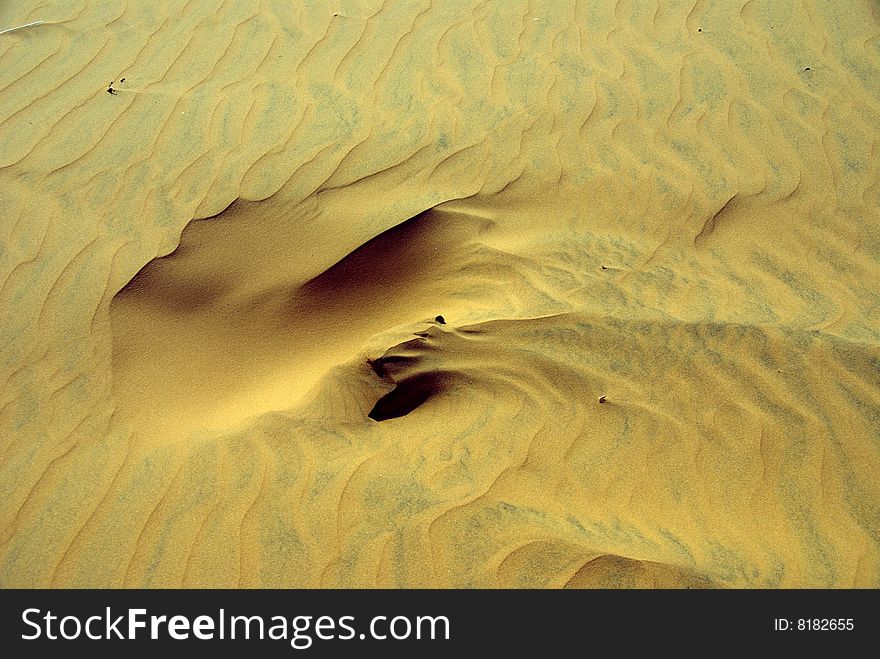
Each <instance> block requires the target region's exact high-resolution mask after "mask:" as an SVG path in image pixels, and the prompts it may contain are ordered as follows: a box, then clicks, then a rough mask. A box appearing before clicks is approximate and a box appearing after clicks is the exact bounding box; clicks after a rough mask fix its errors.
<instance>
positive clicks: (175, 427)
mask: <svg viewBox="0 0 880 659" xmlns="http://www.w3.org/2000/svg"><path fill="white" fill-rule="evenodd" d="M11 4H12V3H8V4H6V5H3V6H2V7H0V62H2V66H0V99H2V102H0V207H2V209H3V212H2V213H0V222H2V226H0V236H2V239H0V245H2V252H0V282H2V283H0V309H2V313H0V317H2V322H0V382H2V383H3V384H2V387H0V442H2V443H0V501H2V503H0V520H2V523H0V531H2V533H0V585H2V586H4V587H16V586H60V587H70V586H76V587H80V586H98V587H105V586H125V587H174V586H185V587H205V586H217V587H220V586H240V587H257V586H284V587H314V586H326V587H348V586H358V587H375V586H380V587H382V586H385V587H426V586H444V587H566V586H567V587H877V586H878V585H880V509H878V506H880V496H878V495H880V492H878V485H877V482H878V481H877V478H876V477H877V475H878V474H880V450H878V438H880V412H878V410H880V348H878V346H880V296H878V292H877V291H880V231H878V228H880V128H878V127H880V16H878V9H877V6H876V3H872V2H868V1H867V0H865V1H862V2H851V3H813V2H808V1H804V2H791V3H779V2H770V1H769V0H768V1H763V2H762V1H761V0H749V1H747V2H739V1H730V2H717V3H707V2H703V1H702V0H697V1H696V2H693V1H692V0H682V1H678V0H657V1H655V0H644V1H641V0H619V1H618V2H616V3H590V2H585V1H579V0H572V1H569V2H551V1H550V0H546V1H539V0H532V1H531V2H527V1H522V2H520V1H516V2H482V1H479V2H478V1H472V0H461V1H455V2H442V3H440V2H431V1H429V0H424V1H420V2H392V1H390V0H388V1H384V2H383V1H380V0H376V1H353V0H350V1H345V2H338V3H327V2H318V1H317V0H315V1H313V2H299V3H289V2H270V1H267V0H263V1H256V0H255V1H245V2H222V1H219V0H218V2H214V3H212V2H161V3H154V2H146V1H135V0H120V1H118V2H102V3H96V2H91V1H84V2H82V3H79V4H76V5H73V4H66V3H57V4H46V3H41V2H33V3H28V2H21V3H15V6H14V7H13V6H11ZM37 21H42V23H40V24H36V25H32V26H30V27H26V28H22V29H20V30H15V31H12V32H7V33H2V30H4V29H6V28H9V27H15V26H19V25H24V24H27V23H32V22H37ZM123 79H124V80H123ZM111 80H112V86H111V87H112V89H113V90H114V93H109V92H108V91H107V89H108V83H109V82H110V81H111ZM437 316H442V318H443V321H444V322H439V321H438V320H436V318H437ZM382 401H385V402H384V403H383V402H382Z"/></svg>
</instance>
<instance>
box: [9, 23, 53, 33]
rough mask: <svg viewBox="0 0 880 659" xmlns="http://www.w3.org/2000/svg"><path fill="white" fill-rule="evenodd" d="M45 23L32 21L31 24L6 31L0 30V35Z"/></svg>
mask: <svg viewBox="0 0 880 659" xmlns="http://www.w3.org/2000/svg"><path fill="white" fill-rule="evenodd" d="M45 22H46V21H34V22H33V23H25V24H24V25H19V26H18V27H10V28H7V29H6V30H0V34H6V33H7V32H15V31H16V30H20V29H22V28H23V27H31V26H32V25H40V24H42V23H45Z"/></svg>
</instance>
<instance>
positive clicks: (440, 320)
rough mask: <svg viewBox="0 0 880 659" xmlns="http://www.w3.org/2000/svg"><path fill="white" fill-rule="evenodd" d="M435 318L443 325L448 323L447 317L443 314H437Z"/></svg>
mask: <svg viewBox="0 0 880 659" xmlns="http://www.w3.org/2000/svg"><path fill="white" fill-rule="evenodd" d="M434 320H435V321H436V322H438V323H440V324H441V325H445V324H446V319H445V318H444V317H443V316H437V317H436V318H435V319H434Z"/></svg>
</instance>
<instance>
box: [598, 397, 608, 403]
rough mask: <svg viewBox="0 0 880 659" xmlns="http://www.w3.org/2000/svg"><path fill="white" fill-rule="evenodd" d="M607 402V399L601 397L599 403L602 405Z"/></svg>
mask: <svg viewBox="0 0 880 659" xmlns="http://www.w3.org/2000/svg"><path fill="white" fill-rule="evenodd" d="M606 400H607V399H606V398H605V396H599V402H600V403H604V402H605V401H606Z"/></svg>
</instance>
